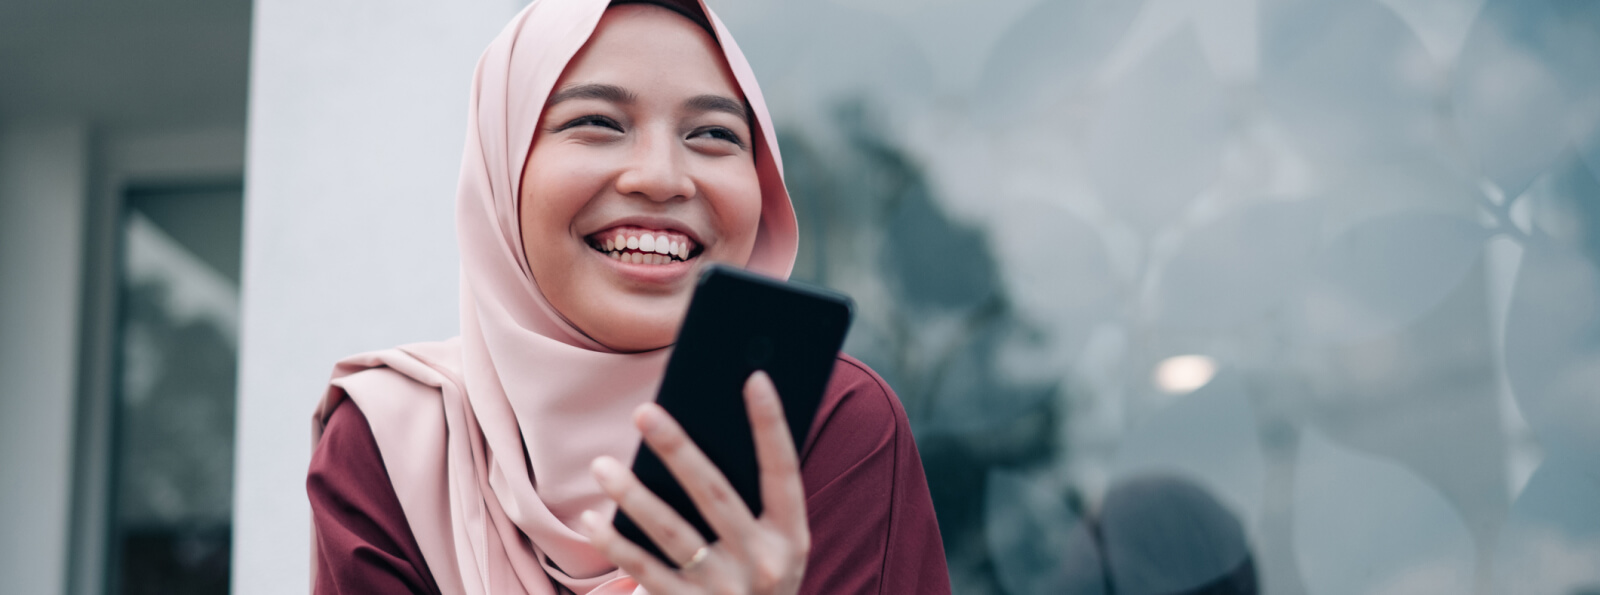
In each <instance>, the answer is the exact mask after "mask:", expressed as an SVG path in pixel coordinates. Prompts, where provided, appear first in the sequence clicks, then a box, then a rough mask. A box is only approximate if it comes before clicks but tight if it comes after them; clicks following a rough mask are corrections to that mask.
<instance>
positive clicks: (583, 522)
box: [578, 510, 600, 533]
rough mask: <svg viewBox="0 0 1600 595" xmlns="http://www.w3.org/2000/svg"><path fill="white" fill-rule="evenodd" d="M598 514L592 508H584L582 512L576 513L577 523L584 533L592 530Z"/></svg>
mask: <svg viewBox="0 0 1600 595" xmlns="http://www.w3.org/2000/svg"><path fill="white" fill-rule="evenodd" d="M599 516H600V515H599V514H597V513H595V511H593V510H585V511H583V514H580V515H578V524H579V525H580V526H582V527H583V532H584V533H593V532H594V528H595V523H596V521H598V520H599Z"/></svg>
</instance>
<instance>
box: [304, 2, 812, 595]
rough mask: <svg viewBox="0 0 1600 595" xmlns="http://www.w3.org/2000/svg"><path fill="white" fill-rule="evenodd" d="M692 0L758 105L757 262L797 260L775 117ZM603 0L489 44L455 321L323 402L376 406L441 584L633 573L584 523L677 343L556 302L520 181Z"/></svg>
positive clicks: (561, 8)
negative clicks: (643, 343) (584, 318)
mask: <svg viewBox="0 0 1600 595" xmlns="http://www.w3.org/2000/svg"><path fill="white" fill-rule="evenodd" d="M688 2H689V6H690V7H691V9H693V8H696V7H697V8H699V9H700V10H702V11H704V12H705V13H706V15H707V17H708V19H709V20H710V22H711V23H712V24H713V27H714V29H715V31H716V34H717V38H718V42H719V43H720V44H721V47H722V51H723V53H724V55H725V57H726V59H727V61H728V65H729V66H730V68H731V70H732V71H733V74H734V77H735V79H736V80H737V82H738V84H739V87H740V90H742V91H743V92H744V94H745V99H746V100H747V101H748V102H749V103H750V106H751V108H752V109H753V111H754V114H755V118H756V125H755V126H754V129H755V142H754V146H755V147H757V150H756V153H757V159H756V162H757V163H756V166H757V171H758V173H759V175H760V178H761V192H762V196H761V201H762V213H761V224H760V230H759V232H758V234H757V239H756V245H755V252H754V254H753V255H752V257H751V261H750V264H749V267H748V268H750V269H752V270H755V271H758V272H761V273H764V274H767V275H770V276H774V277H779V278H785V277H787V276H788V275H789V272H790V269H791V268H792V267H793V265H794V258H795V253H796V244H797V241H798V232H797V229H796V227H795V218H794V211H793V208H792V207H791V205H790V202H789V195H788V192H787V191H786V190H785V189H784V185H783V170H782V165H781V160H780V158H779V155H778V143H777V139H776V137H775V136H774V130H773V127H772V121H771V117H770V116H769V115H768V113H767V108H766V104H765V103H764V102H763V100H762V97H761V91H760V89H759V88H758V87H757V86H756V81H755V76H754V75H753V74H752V73H751V70H750V65H749V64H748V63H747V62H746V61H745V59H744V56H743V54H741V53H740V52H739V49H738V46H737V45H735V44H734V42H733V39H732V37H730V36H729V34H728V31H727V28H726V27H724V26H723V25H722V22H721V21H720V20H718V19H717V18H716V16H715V15H714V14H711V11H710V10H709V9H708V8H706V7H705V6H704V4H703V3H702V2H699V1H698V0H688ZM607 5H608V1H607V0H535V1H534V2H533V3H532V4H530V5H529V6H528V7H527V8H526V9H524V10H523V11H522V12H521V13H519V14H518V15H517V16H516V18H514V19H513V20H512V21H511V23H510V24H509V25H507V26H506V28H505V30H504V31H502V32H501V33H500V35H499V36H498V37H496V38H495V40H494V42H493V43H491V44H490V45H489V48H488V49H487V50H486V51H485V52H484V54H483V57H482V58H481V59H480V60H479V62H478V68H477V73H476V75H475V76H474V78H473V88H472V101H471V106H470V110H469V113H468V128H467V130H468V131H467V143H466V150H465V153H464V155H463V156H462V160H461V181H460V186H459V189H458V192H457V197H456V205H457V208H456V226H457V227H456V231H457V234H458V236H459V240H458V241H459V243H460V248H461V336H460V337H458V338H455V339H451V340H449V341H444V342H440V343H424V344H415V345H407V346H402V347H399V348H395V349H390V350H386V351H379V352H374V353H367V354H362V355H357V356H354V357H351V358H348V359H345V360H344V361H342V362H339V364H338V366H337V367H336V369H335V370H334V374H333V379H332V381H331V386H330V387H329V390H328V392H327V394H326V396H325V397H324V398H323V400H322V402H321V403H320V405H319V407H318V410H317V412H316V416H315V421H314V424H313V425H314V431H313V434H314V436H317V437H320V435H321V433H322V427H323V424H324V422H325V420H326V419H327V417H326V416H327V415H328V414H330V413H331V412H332V411H333V407H334V405H336V404H338V402H339V400H340V399H342V398H344V397H345V396H346V395H348V396H349V397H350V398H351V399H353V400H354V401H355V402H356V404H357V405H359V406H360V408H361V411H362V412H363V413H365V414H366V417H367V420H368V422H369V424H370V425H371V426H372V432H373V435H374V437H375V438H376V439H377V443H378V449H379V451H380V452H381V453H382V455H383V461H384V465H385V467H386V468H387V469H388V472H389V475H390V477H391V480H392V481H393V484H394V489H395V493H396V495H398V496H399V500H400V504H401V508H402V509H404V510H405V514H406V520H407V522H408V523H409V524H410V526H411V530H412V532H413V533H414V534H415V536H416V538H417V543H418V545H420V546H421V549H422V554H423V557H424V558H425V559H426V560H427V562H428V567H429V569H430V570H431V571H432V573H433V576H434V578H435V580H436V581H437V582H438V583H439V587H440V589H441V591H442V592H443V593H445V594H446V595H458V594H474V595H476V594H487V593H496V594H500V593H527V594H550V593H555V592H556V591H555V590H554V587H553V585H552V581H555V582H559V583H560V584H562V585H565V586H566V587H567V588H569V589H571V590H573V591H574V592H576V593H580V594H582V593H593V594H596V595H600V594H608V595H609V594H615V593H628V592H633V591H635V589H636V584H635V583H634V582H633V581H632V580H631V579H630V578H628V577H627V576H625V575H623V574H622V573H621V571H619V570H617V569H616V568H615V567H614V566H612V564H611V563H610V562H609V561H607V560H606V559H605V557H603V556H602V555H600V554H599V553H598V552H597V551H596V550H595V549H594V548H592V547H590V545H589V544H588V541H587V540H586V539H585V538H584V537H583V536H582V535H580V534H579V533H578V532H577V531H576V530H574V527H576V526H577V523H578V516H579V514H581V513H582V512H583V511H585V510H596V511H600V512H602V513H604V514H606V515H609V514H610V513H611V512H612V510H613V506H614V505H613V504H612V503H611V502H610V500H609V499H607V498H606V497H605V496H604V494H603V493H602V492H601V491H600V489H599V486H598V485H597V484H596V483H595V482H594V480H593V479H592V477H591V476H590V474H589V471H588V467H589V463H590V461H592V460H593V459H594V458H595V457H597V456H600V455H610V456H613V457H617V458H618V459H621V460H624V461H627V460H629V459H631V457H632V456H633V453H634V449H635V448H636V447H637V445H638V440H639V435H638V432H637V431H636V430H635V429H634V428H633V426H632V424H631V423H630V412H631V411H632V409H633V408H634V407H635V406H637V405H639V404H641V403H643V402H646V401H648V400H650V399H651V398H653V396H654V394H655V391H656V388H657V386H658V385H659V383H660V381H661V375H662V372H663V370H664V369H665V366H666V361H667V356H668V353H667V351H668V350H666V349H663V350H658V351H655V352H650V353H643V354H624V353H615V352H612V351H610V350H608V349H606V348H604V347H602V346H600V345H598V344H596V343H595V342H593V341H592V340H590V339H588V338H587V337H585V336H584V335H583V334H582V333H580V332H578V331H577V330H576V329H574V328H573V327H572V326H571V325H570V324H568V323H567V322H566V321H565V320H564V319H563V318H562V317H561V316H560V315H559V314H557V313H556V312H555V311H554V309H553V308H552V307H551V306H550V305H549V303H548V302H547V301H545V299H544V297H543V295H542V294H541V293H540V291H539V287H538V284H537V283H536V282H535V280H534V279H533V278H532V276H531V274H530V273H529V268H528V264H527V261H526V260H525V258H524V255H523V251H522V241H521V236H520V232H519V230H518V216H517V198H516V197H517V196H518V194H519V192H518V185H519V183H520V181H521V172H522V167H523V163H524V162H525V160H526V159H527V155H528V148H529V145H530V143H531V142H532V141H533V134H534V130H535V126H536V125H537V124H538V121H539V118H540V111H541V108H542V107H543V105H544V103H545V100H546V98H547V97H548V96H549V94H550V93H551V91H552V87H553V86H554V85H555V82H556V79H557V78H558V77H559V76H560V75H561V72H562V70H563V69H564V68H565V67H566V64H567V62H568V61H569V60H570V59H571V58H572V56H573V55H574V54H575V53H576V52H577V51H578V50H579V48H581V47H582V45H583V44H584V43H585V42H586V41H587V40H588V38H589V35H590V34H591V33H592V32H593V30H594V28H595V25H596V24H597V22H598V21H599V19H600V16H601V14H602V13H604V11H605V10H606V7H607ZM533 199H534V200H536V199H537V195H535V196H534V198H533ZM639 590H640V591H642V589H639Z"/></svg>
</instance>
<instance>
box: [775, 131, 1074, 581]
mask: <svg viewBox="0 0 1600 595" xmlns="http://www.w3.org/2000/svg"><path fill="white" fill-rule="evenodd" d="M867 116H868V112H867V110H865V109H864V108H862V107H861V106H859V105H854V106H847V107H845V108H843V109H841V110H839V112H838V113H837V122H838V124H839V129H840V130H842V131H843V136H842V138H838V139H830V140H831V142H830V140H824V139H825V138H826V136H825V135H815V136H812V135H806V134H801V133H798V132H795V131H786V133H785V134H783V135H782V140H783V149H784V157H785V159H784V161H785V164H786V166H787V170H788V182H789V187H790V191H791V193H792V194H793V197H794V202H795V205H796V210H797V211H798V212H799V216H800V218H801V225H802V231H803V233H805V234H806V237H805V239H804V241H803V242H802V247H803V249H804V250H806V251H805V252H804V253H803V254H802V255H801V262H800V263H799V265H798V266H797V269H796V276H797V277H798V278H801V279H803V280H807V281H811V282H815V283H819V284H823V285H828V286H832V287H836V288H839V289H842V290H844V291H847V292H849V293H851V294H852V295H854V297H855V298H856V300H857V302H858V314H859V318H858V319H857V321H856V324H855V327H854V328H853V329H852V331H851V337H850V341H849V345H848V349H849V350H850V351H851V352H852V353H853V354H855V355H856V356H858V357H860V358H861V359H862V360H864V361H866V362H867V363H868V364H870V365H872V366H873V368H874V369H876V370H877V371H878V372H879V373H880V374H882V375H883V376H884V377H885V379H887V380H888V381H889V382H890V384H891V385H893V386H894V387H895V390H896V392H897V393H898V394H899V395H900V398H901V400H902V401H903V402H904V403H905V407H906V411H907V414H908V415H909V416H910V418H911V422H912V425H913V427H914V429H915V431H916V433H917V438H918V440H917V442H918V446H919V448H920V449H921V453H922V458H923V465H924V467H925V468H926V469H927V472H928V482H929V487H930V489H931V490H932V491H933V498H934V503H935V508H936V509H937V511H938V515H939V525H940V531H941V532H942V533H943V537H944V542H945V548H946V553H947V555H948V556H949V559H950V564H951V574H952V580H953V581H954V582H955V585H956V591H957V592H962V593H981V592H999V587H998V585H997V583H996V581H995V577H994V571H993V566H992V563H991V561H990V559H989V553H988V550H987V546H986V544H985V542H984V537H983V494H984V481H985V478H986V476H987V473H988V470H989V469H990V468H992V467H995V466H997V465H1015V464H1020V463H1025V462H1029V461H1037V460H1040V459H1043V458H1045V457H1047V456H1049V454H1050V453H1051V452H1052V450H1053V448H1054V446H1053V445H1054V444H1055V442H1056V436H1055V434H1056V428H1057V422H1056V416H1057V415H1058V413H1057V410H1056V407H1055V406H1054V402H1055V401H1054V399H1053V398H1052V397H1053V396H1054V394H1055V392H1056V386H1054V385H1042V386H1041V385H1021V384H1017V383H1015V382H1012V381H1009V380H1007V379H1006V378H1005V375H1004V373H1003V372H1001V370H1000V365H999V364H1000V362H999V361H998V354H999V353H1001V352H1002V351H1003V349H1002V348H1003V347H1005V346H1007V345H1016V344H1020V345H1023V346H1024V348H1026V346H1028V345H1032V344H1034V343H1036V342H1037V340H1038V336H1037V335H1036V333H1035V331H1033V330H1031V329H1030V328H1029V326H1028V325H1027V324H1026V323H1025V321H1023V320H1021V319H1020V318H1019V317H1018V315H1017V313H1016V311H1015V310H1014V309H1013V308H1012V307H1011V305H1010V303H1009V302H1008V300H1007V298H1006V295H1005V294H1004V291H1003V288H1002V286H1001V284H1000V283H999V274H998V265H997V263H996V261H995V257H994V256H993V255H992V254H991V251H990V249H989V246H988V241H987V238H986V237H985V235H984V233H983V232H982V231H980V230H978V229H976V228H973V227H970V226H966V225H962V224H961V223H959V222H956V221H952V220H951V219H950V218H949V217H948V216H946V214H945V213H944V211H943V210H942V209H941V208H940V206H939V205H938V203H937V202H936V201H935V199H934V197H933V196H932V194H931V190H930V187H929V183H928V181H927V180H926V178H925V177H924V176H923V174H922V172H921V171H920V170H919V168H918V166H917V165H916V164H914V163H912V162H911V161H910V159H909V158H908V157H907V155H906V153H905V152H904V151H902V150H900V149H898V148H897V147H895V146H893V145H892V144H890V143H889V142H888V141H886V140H885V139H884V137H882V136H881V135H880V134H879V131H878V130H876V129H874V128H873V127H872V126H871V125H870V124H869V122H870V119H869V118H868V117H867Z"/></svg>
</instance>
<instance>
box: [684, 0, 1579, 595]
mask: <svg viewBox="0 0 1600 595" xmlns="http://www.w3.org/2000/svg"><path fill="white" fill-rule="evenodd" d="M715 5H716V8H717V9H718V10H719V11H720V12H721V14H722V16H723V18H724V20H725V21H726V22H727V24H728V26H729V27H730V28H731V29H732V30H733V32H734V33H735V35H736V36H737V37H738V39H739V40H740V41H741V42H742V44H741V45H742V47H743V48H744V50H745V51H746V52H747V54H748V55H749V57H750V59H751V62H752V64H753V66H754V68H755V70H756V73H757V75H758V76H759V77H760V78H761V80H762V83H763V88H764V91H765V95H766V97H767V98H768V101H769V102H770V104H771V105H772V108H773V111H774V116H775V119H776V120H777V122H778V124H779V126H780V128H781V132H782V134H781V140H782V146H783V151H784V155H783V156H784V163H785V167H786V170H787V176H788V181H789V185H790V188H791V191H792V193H793V194H794V197H795V200H796V204H797V209H798V210H799V214H800V217H801V229H802V232H803V233H804V234H805V237H804V240H803V241H802V250H803V254H802V257H801V262H800V265H799V268H798V269H797V275H796V276H797V277H798V278H801V279H805V280H810V281H813V282H818V283H821V284H824V285H829V286H832V287H836V288H839V289H842V290H844V291H846V292H849V293H850V294H852V295H853V296H854V297H855V298H856V300H857V301H858V305H859V310H858V319H857V322H856V325H855V327H854V328H853V330H852V334H851V336H850V339H849V341H848V344H847V350H848V351H850V352H852V353H853V354H855V355H857V356H858V357H860V358H862V359H863V360H865V361H866V362H867V363H869V364H870V365H872V366H873V367H874V368H875V369H876V370H878V371H879V372H880V373H882V374H883V375H884V376H885V378H886V379H887V380H888V381H889V382H890V383H891V384H892V385H893V386H894V387H895V388H896V390H897V391H898V392H899V395H900V397H901V399H902V400H903V401H904V402H905V405H906V409H907V412H908V414H909V415H910V417H911V420H912V424H913V427H914V429H915V432H916V435H917V439H918V444H919V448H920V449H921V453H922V457H923V462H924V465H925V467H926V468H927V471H928V475H929V482H930V485H931V487H932V489H933V494H934V499H935V505H936V507H937V509H938V514H939V520H940V524H941V530H942V532H943V537H944V541H945V548H946V551H947V553H948V555H949V558H950V565H951V573H952V575H953V579H954V581H955V591H956V592H957V593H979V594H981V593H1010V594H1013V595H1019V594H1025V593H1107V594H1109V593H1118V594H1128V593H1191V592H1194V593H1198V592H1208V593H1254V592H1263V593H1273V594H1287V595H1299V594H1312V595H1321V594H1328V595H1345V594H1402V593H1404V594H1428V593H1440V594H1461V593H1480V594H1486V593H1518V594H1524V593H1528V594H1532V593H1549V594H1557V595H1577V594H1580V593H1594V592H1596V591H1600V388H1596V387H1600V269H1597V268H1596V263H1597V261H1600V181H1597V175H1596V174H1597V172H1600V133H1597V125H1600V3H1596V2H1588V1H1580V0H1487V1H1485V0H1464V1H1460V2H1445V1H1431V0H1388V1H1383V2H1380V1H1373V0H927V1H918V2H911V1H897V0H855V1H846V0H836V1H833V2H821V1H814V0H740V1H738V2H720V3H715ZM1205 589H1213V590H1209V591H1207V590H1205Z"/></svg>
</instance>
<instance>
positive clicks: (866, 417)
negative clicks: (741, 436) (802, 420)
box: [800, 356, 950, 595]
mask: <svg viewBox="0 0 1600 595" xmlns="http://www.w3.org/2000/svg"><path fill="white" fill-rule="evenodd" d="M811 433H812V435H811V436H810V437H808V440H807V442H806V448H805V451H804V452H803V453H802V454H801V466H800V467H801V475H802V476H803V479H804V481H805V486H806V512H807V515H808V516H809V518H810V525H811V544H812V546H811V556H810V559H809V560H808V561H807V565H806V578H805V582H804V584H803V585H802V587H801V589H800V592H801V593H805V594H829V595H834V594H847V593H860V594H865V593H873V594H890V593H893V594H900V593H915V594H923V593H949V592H950V573H949V570H948V569H947V568H946V566H945V558H944V546H943V543H942V542H941V541H940V539H939V525H938V521H937V519H936V518H935V516H934V511H933V500H932V497H931V496H930V495H929V493H928V482H927V479H926V477H925V476H924V474H923V470H922V461H921V458H920V457H919V456H918V455H917V447H916V443H915V442H913V440H912V436H911V426H910V423H909V421H908V420H907V419H906V414H905V410H904V409H903V408H902V407H901V405H900V401H899V399H898V398H897V397H895V395H894V391H892V390H891V389H890V388H889V386H888V385H887V384H886V383H884V382H883V379H881V378H879V377H878V375H877V374H875V373H873V372H872V370H871V369H870V368H868V367H867V366H866V365H865V364H862V363H861V362H859V361H856V360H855V359H854V358H850V357H848V356H841V357H840V358H839V360H838V362H837V363H836V364H835V366H834V372H833V378H832V380H831V381H830V382H829V384H828V390H827V393H826V394H825V395H824V397H823V401H822V409H821V411H819V412H818V417H817V420H816V421H815V422H814V423H813V427H812V431H811Z"/></svg>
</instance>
